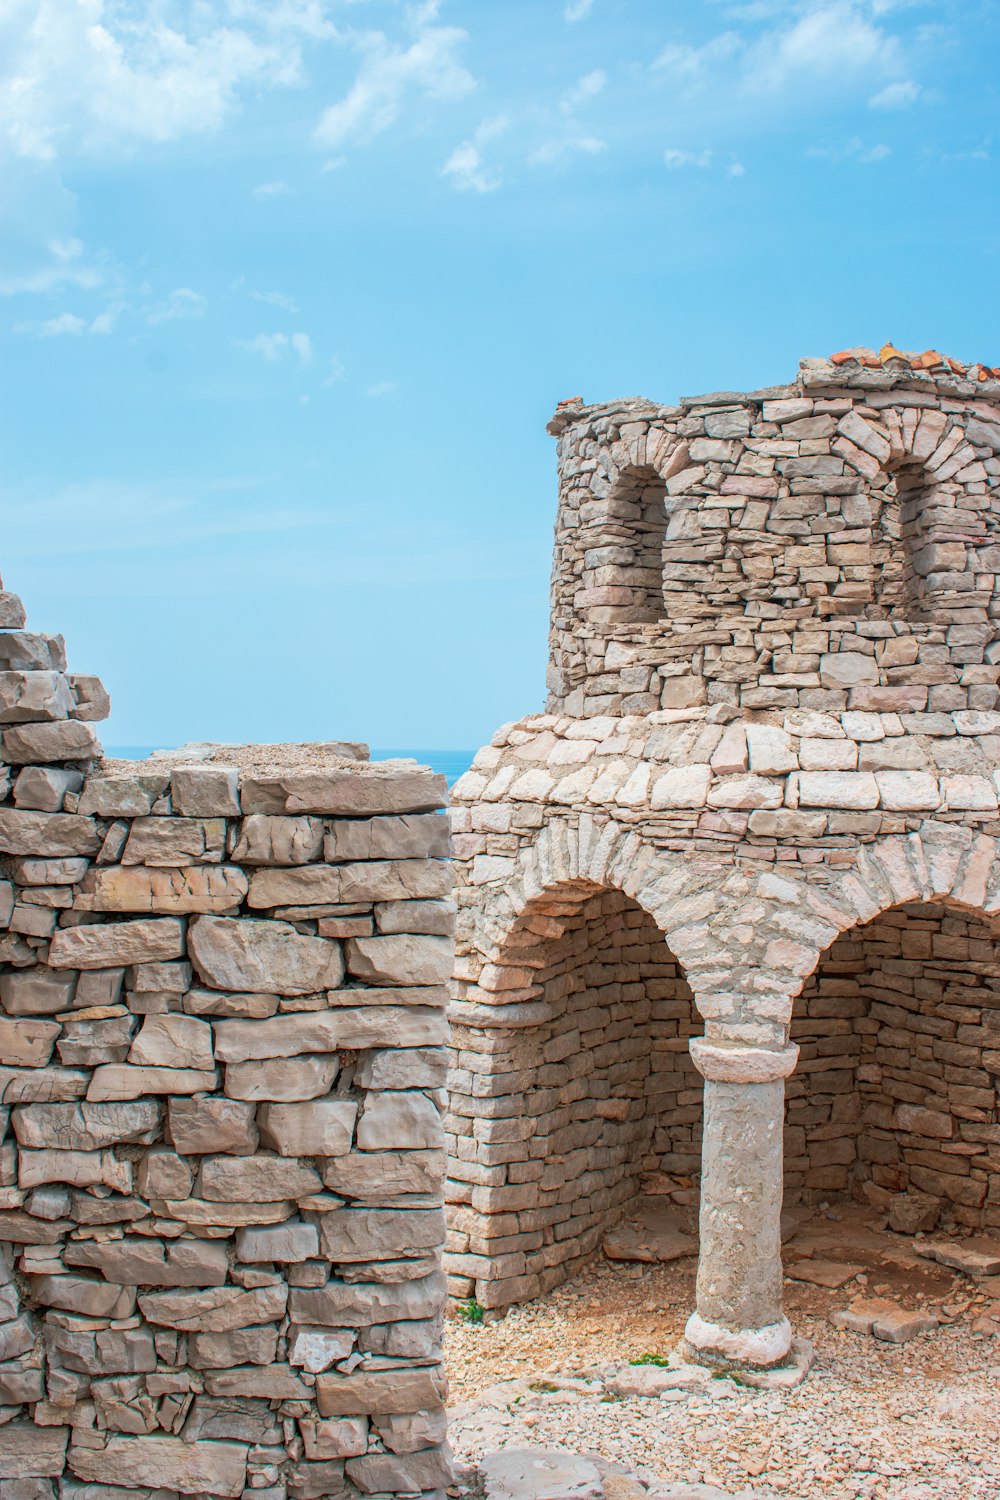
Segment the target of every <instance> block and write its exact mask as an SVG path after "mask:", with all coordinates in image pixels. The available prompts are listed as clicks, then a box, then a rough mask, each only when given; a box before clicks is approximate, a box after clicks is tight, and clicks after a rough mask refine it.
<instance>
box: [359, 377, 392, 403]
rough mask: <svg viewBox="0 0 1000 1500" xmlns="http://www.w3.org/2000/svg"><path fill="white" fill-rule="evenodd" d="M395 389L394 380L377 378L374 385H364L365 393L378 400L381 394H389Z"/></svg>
mask: <svg viewBox="0 0 1000 1500" xmlns="http://www.w3.org/2000/svg"><path fill="white" fill-rule="evenodd" d="M395 389H396V382H395V381H394V380H377V381H376V382H375V384H374V385H369V386H366V387H365V395H366V396H372V397H374V398H375V399H376V400H379V399H381V397H383V396H391V395H392V393H393V391H394V390H395Z"/></svg>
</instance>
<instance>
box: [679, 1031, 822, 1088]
mask: <svg viewBox="0 0 1000 1500" xmlns="http://www.w3.org/2000/svg"><path fill="white" fill-rule="evenodd" d="M689 1046H690V1050H691V1060H692V1062H693V1063H694V1065H695V1067H696V1068H697V1069H698V1072H699V1073H700V1074H701V1076H702V1077H703V1078H707V1079H709V1080H710V1081H711V1082H713V1083H772V1082H774V1081H775V1080H776V1079H778V1078H787V1077H788V1075H789V1073H792V1072H794V1070H795V1064H796V1063H797V1062H798V1058H799V1049H798V1046H797V1045H796V1043H795V1042H789V1043H788V1045H787V1046H785V1047H781V1048H771V1047H745V1046H742V1045H741V1044H740V1043H739V1042H723V1041H719V1042H709V1041H707V1040H706V1039H705V1038H704V1037H701V1036H695V1037H692V1038H691V1041H690V1043H689Z"/></svg>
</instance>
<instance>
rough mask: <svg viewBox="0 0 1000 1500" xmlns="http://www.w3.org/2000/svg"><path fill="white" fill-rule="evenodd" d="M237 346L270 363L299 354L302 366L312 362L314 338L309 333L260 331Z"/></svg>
mask: <svg viewBox="0 0 1000 1500" xmlns="http://www.w3.org/2000/svg"><path fill="white" fill-rule="evenodd" d="M237 347H238V348H240V349H245V350H246V352H247V353H248V354H259V355H260V357H261V359H265V360H267V361H268V363H269V364H274V363H276V362H277V361H278V360H282V359H287V358H289V357H290V356H292V355H297V356H298V360H299V364H300V366H305V365H309V364H312V360H313V347H312V340H311V339H310V337H309V335H308V334H307V333H291V334H289V333H258V334H257V335H256V337H254V338H252V339H247V340H245V341H241V342H238V344H237Z"/></svg>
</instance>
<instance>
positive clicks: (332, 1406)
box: [316, 1365, 447, 1417]
mask: <svg viewBox="0 0 1000 1500" xmlns="http://www.w3.org/2000/svg"><path fill="white" fill-rule="evenodd" d="M446 1394H447V1383H446V1381H445V1376H444V1371H443V1370H442V1369H441V1367H440V1366H439V1365H429V1366H427V1367H426V1368H423V1369H421V1368H419V1367H417V1368H414V1369H405V1368H403V1369H395V1370H375V1371H372V1372H371V1374H367V1373H359V1374H355V1375H333V1374H326V1375H317V1376H316V1404H317V1406H318V1408H319V1413H320V1416H322V1417H340V1416H344V1417H349V1416H353V1415H356V1414H357V1413H358V1412H359V1411H366V1412H371V1413H372V1414H373V1415H378V1414H379V1413H381V1412H392V1413H405V1412H412V1411H434V1410H435V1409H436V1408H438V1407H440V1406H443V1405H444V1403H445V1396H446Z"/></svg>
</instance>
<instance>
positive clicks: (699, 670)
mask: <svg viewBox="0 0 1000 1500" xmlns="http://www.w3.org/2000/svg"><path fill="white" fill-rule="evenodd" d="M549 430H550V431H551V432H552V433H553V434H554V435H555V436H556V437H557V438H558V440H559V443H558V455H559V457H558V461H559V505H558V513H557V519H556V529H555V552H554V563H553V574H552V621H551V632H550V655H549V673H548V682H549V702H548V706H547V710H546V712H545V713H544V714H536V715H533V716H531V717H529V718H526V719H523V720H521V721H520V722H518V723H515V724H510V725H507V726H505V727H504V728H503V729H501V730H500V731H499V732H498V733H497V734H496V735H495V736H494V739H493V741H492V743H491V744H490V745H489V746H487V747H486V748H485V749H483V750H481V751H480V752H479V754H478V755H477V757H476V760H475V762H474V765H473V768H472V769H471V770H470V771H469V772H468V773H467V774H466V776H465V777H463V778H462V780H461V781H460V782H459V784H458V786H457V787H456V788H455V789H454V792H453V796H454V801H455V806H454V808H453V812H452V825H453V829H454V835H455V837H454V851H455V856H456V862H457V870H458V875H459V892H458V901H459V917H458V957H457V970H456V974H457V978H456V985H455V999H454V1003H453V1005H452V1012H451V1013H452V1020H453V1047H454V1054H453V1073H452V1086H451V1091H450V1122H449V1126H448V1129H449V1137H448V1140H449V1151H450V1157H451V1165H450V1176H451V1183H450V1188H449V1193H450V1196H451V1199H452V1202H451V1210H450V1212H451V1218H450V1238H449V1255H448V1257H447V1258H446V1264H447V1268H448V1270H449V1274H450V1287H451V1291H452V1293H453V1294H454V1295H455V1296H457V1297H472V1296H474V1297H476V1298H477V1299H478V1301H479V1302H480V1303H482V1304H483V1305H485V1306H491V1307H503V1306H505V1305H507V1304H509V1303H511V1302H517V1301H522V1300H524V1299H526V1298H530V1297H532V1296H534V1295H536V1294H537V1293H538V1292H540V1291H543V1290H545V1289H546V1288H548V1287H551V1286H552V1285H554V1284H555V1283H556V1282H558V1281H559V1280H560V1279H562V1278H563V1277H564V1276H565V1275H566V1274H567V1273H568V1272H569V1270H570V1269H571V1268H572V1267H573V1266H574V1265H575V1264H576V1263H577V1262H578V1261H579V1259H580V1258H581V1257H582V1256H585V1255H587V1254H589V1253H591V1252H592V1251H593V1250H594V1249H595V1247H596V1246H597V1245H598V1244H599V1242H600V1238H601V1235H602V1233H603V1231H604V1229H606V1228H607V1227H608V1225H609V1224H611V1223H613V1222H614V1220H615V1219H616V1218H617V1217H618V1216H619V1215H620V1214H621V1213H622V1211H623V1209H624V1208H625V1207H627V1205H628V1202H629V1201H630V1199H632V1198H634V1196H635V1194H636V1193H637V1192H638V1191H639V1189H640V1188H641V1189H642V1190H643V1191H644V1192H646V1193H654V1194H661V1195H664V1197H665V1198H666V1199H667V1200H669V1201H672V1202H674V1203H677V1204H687V1203H690V1202H692V1201H693V1200H694V1199H696V1198H698V1199H700V1260H699V1276H698V1289H697V1305H696V1308H695V1310H694V1311H693V1312H692V1315H691V1318H690V1320H689V1323H688V1327H687V1334H686V1354H687V1356H688V1357H689V1358H694V1359H697V1360H700V1361H702V1362H703V1363H707V1364H715V1365H737V1366H738V1365H744V1366H759V1367H767V1366H772V1365H778V1364H781V1363H782V1362H783V1361H785V1360H786V1359H787V1358H788V1357H789V1351H790V1348H791V1340H792V1330H791V1328H790V1326H789V1324H788V1320H787V1319H786V1317H785V1315H784V1310H783V1306H782V1298H781V1283H782V1275H781V1259H780V1236H779V1212H780V1208H781V1203H782V1198H783V1194H784V1192H785V1190H786V1189H787V1193H788V1196H789V1198H790V1199H794V1198H799V1199H804V1200H806V1201H814V1200H815V1199H817V1198H821V1197H824V1196H829V1194H830V1193H836V1192H850V1193H854V1194H857V1195H861V1196H863V1197H865V1198H867V1199H868V1200H869V1201H870V1202H872V1203H874V1204H876V1205H877V1206H879V1207H887V1208H888V1207H890V1205H895V1206H896V1207H897V1208H898V1205H899V1204H900V1203H903V1204H907V1203H911V1202H912V1204H914V1205H917V1206H919V1204H921V1203H923V1201H924V1199H925V1198H926V1199H929V1200H931V1201H932V1205H933V1206H935V1209H936V1211H937V1212H940V1214H942V1215H943V1216H944V1217H945V1219H947V1220H950V1221H951V1222H953V1223H954V1224H955V1225H956V1226H958V1228H959V1230H960V1231H961V1230H963V1229H965V1230H973V1231H980V1232H984V1231H985V1232H987V1233H988V1232H992V1233H994V1234H996V1231H997V1230H998V1228H1000V1099H998V1085H1000V927H998V921H997V919H998V916H1000V813H998V796H1000V771H998V769H997V767H998V766H1000V698H998V692H997V678H998V672H1000V371H997V370H991V369H989V368H987V367H985V366H982V365H974V366H971V367H967V366H965V365H961V364H959V363H958V362H956V361H954V360H951V359H948V358H945V357H943V356H941V355H939V354H937V353H936V352H935V351H932V350H929V351H927V352H926V353H924V354H921V355H911V354H905V353H903V352H902V351H900V350H898V349H895V348H893V347H892V346H891V345H886V346H884V347H883V349H882V350H880V351H879V352H878V353H877V354H876V353H874V352H873V351H871V350H865V349H856V350H845V351H843V352H842V353H840V354H836V355H834V356H832V358H830V359H807V360H804V361H803V362H802V364H801V366H800V369H799V373H798V376H797V378H796V379H795V381H794V382H793V383H792V384H790V385H786V386H778V387H772V388H769V389H766V390H760V391H754V392H750V393H748V394H740V393H736V392H730V391H726V392H719V393H715V394H712V395H708V396H700V397H691V398H686V399H684V400H682V401H680V402H679V403H678V404H677V405H676V406H672V407H663V406H657V405H654V404H652V403H650V402H648V401H642V400H629V401H622V402H616V403H613V404H610V405H607V406H598V407H588V406H586V405H585V404H584V403H583V402H582V401H581V400H579V399H574V400H572V401H569V402H564V403H563V404H562V406H561V407H560V408H559V410H558V411H557V413H556V416H555V418H554V419H553V421H552V423H551V424H550V429H549ZM786 1097H787V1118H786ZM702 1122H703V1123H702ZM699 1136H700V1139H699Z"/></svg>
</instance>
